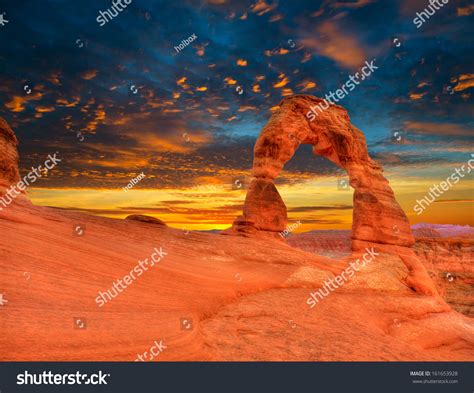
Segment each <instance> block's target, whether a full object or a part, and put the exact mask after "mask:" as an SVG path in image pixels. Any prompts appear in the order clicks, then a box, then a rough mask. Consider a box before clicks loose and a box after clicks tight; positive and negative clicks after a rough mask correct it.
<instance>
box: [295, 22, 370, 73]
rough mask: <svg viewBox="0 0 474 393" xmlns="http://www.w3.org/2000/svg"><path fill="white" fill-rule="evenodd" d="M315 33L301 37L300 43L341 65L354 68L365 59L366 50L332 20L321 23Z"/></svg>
mask: <svg viewBox="0 0 474 393" xmlns="http://www.w3.org/2000/svg"><path fill="white" fill-rule="evenodd" d="M316 33H317V36H316V37H314V36H313V37H308V38H303V39H302V44H303V45H304V46H305V47H306V48H310V49H313V50H315V51H316V52H318V53H319V54H320V55H322V56H326V57H329V58H330V59H332V60H334V61H335V62H336V63H338V64H340V65H341V66H343V67H345V68H349V69H356V68H358V67H360V66H361V65H362V64H363V63H364V61H365V60H366V59H367V54H366V51H365V50H364V48H362V46H361V45H360V43H359V41H357V39H356V38H355V37H354V35H353V34H345V33H343V32H342V31H341V30H339V28H338V27H337V26H336V24H334V23H333V22H329V21H326V22H323V23H321V24H320V25H319V27H318V28H317V29H316Z"/></svg>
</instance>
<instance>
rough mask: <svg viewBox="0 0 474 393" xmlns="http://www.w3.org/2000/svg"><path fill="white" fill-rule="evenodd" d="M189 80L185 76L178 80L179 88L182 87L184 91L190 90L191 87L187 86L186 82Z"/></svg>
mask: <svg viewBox="0 0 474 393" xmlns="http://www.w3.org/2000/svg"><path fill="white" fill-rule="evenodd" d="M187 79H188V78H186V77H185V76H183V77H182V78H180V79H178V80H177V81H176V84H177V85H178V86H181V87H182V88H183V89H189V85H188V84H186V80H187Z"/></svg>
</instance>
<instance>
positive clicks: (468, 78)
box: [454, 74, 474, 91]
mask: <svg viewBox="0 0 474 393" xmlns="http://www.w3.org/2000/svg"><path fill="white" fill-rule="evenodd" d="M471 87H474V74H463V75H461V76H460V77H459V78H458V84H457V85H456V86H454V91H463V90H466V89H469V88H471Z"/></svg>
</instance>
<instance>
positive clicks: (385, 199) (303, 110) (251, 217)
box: [226, 95, 436, 294]
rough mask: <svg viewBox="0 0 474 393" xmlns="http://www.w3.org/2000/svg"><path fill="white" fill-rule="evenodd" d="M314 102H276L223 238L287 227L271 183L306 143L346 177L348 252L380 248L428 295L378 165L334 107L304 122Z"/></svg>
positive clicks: (274, 233)
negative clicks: (349, 192) (239, 208)
mask: <svg viewBox="0 0 474 393" xmlns="http://www.w3.org/2000/svg"><path fill="white" fill-rule="evenodd" d="M320 103H323V100H322V99H320V98H316V97H313V96H308V95H296V96H292V97H289V98H286V99H284V100H282V102H281V103H280V109H279V110H278V111H276V112H275V113H274V114H273V115H272V117H271V118H270V120H269V121H268V123H267V124H266V125H265V127H264V128H263V130H262V132H261V133H260V135H259V137H258V139H257V142H256V144H255V148H254V162H253V169H252V176H253V178H252V180H251V182H250V185H249V189H248V192H247V196H246V199H245V203H244V208H243V214H242V215H241V216H239V217H238V218H237V219H236V220H235V221H234V223H233V226H232V228H231V229H229V230H228V231H226V234H236V235H243V236H254V235H256V236H259V235H263V236H271V237H277V238H280V236H278V233H279V232H281V231H283V230H284V229H285V227H286V225H287V210H286V206H285V203H284V202H283V200H282V199H281V197H280V194H279V193H278V191H277V189H276V187H275V185H274V183H273V181H274V179H275V178H276V177H277V176H278V175H279V173H280V172H281V170H282V169H283V166H284V165H285V164H286V163H287V162H288V161H289V160H290V159H291V157H293V154H294V153H295V151H296V149H297V148H298V147H299V145H300V144H302V143H305V144H310V145H312V146H313V152H314V153H315V154H319V155H322V156H324V157H326V158H328V159H329V160H331V161H332V162H333V163H335V164H336V165H338V166H339V167H341V168H344V169H345V170H346V171H347V173H348V175H349V179H350V185H351V186H352V187H353V188H354V206H353V220H352V249H353V250H354V251H358V250H362V249H364V248H365V247H367V245H368V244H377V245H379V246H384V250H385V251H387V252H391V253H394V254H397V255H399V256H400V257H401V258H402V259H403V261H404V262H405V264H406V265H407V267H408V269H409V270H410V276H409V277H408V278H407V283H408V285H410V286H411V287H412V288H414V289H416V290H418V291H419V292H422V293H430V294H434V293H435V292H436V291H435V290H434V285H433V283H432V282H431V280H430V278H429V276H428V274H427V273H426V270H425V268H424V266H423V265H422V264H421V262H420V261H418V260H417V258H416V256H415V255H414V253H413V251H412V250H411V248H410V247H411V246H412V245H413V244H414V237H413V235H412V232H411V228H410V224H409V222H408V219H407V216H406V215H405V212H404V211H403V210H402V208H401V207H400V205H399V204H398V202H397V201H396V199H395V195H394V193H393V191H392V189H391V187H390V186H389V183H388V181H387V179H385V177H384V176H383V174H382V172H383V169H382V167H381V166H380V165H379V164H377V163H376V162H375V161H374V160H372V159H371V158H370V156H369V154H368V151H367V145H366V141H365V137H364V134H363V133H362V131H360V130H359V129H358V128H357V127H355V126H354V125H352V124H351V122H350V119H349V115H348V113H347V111H346V110H345V109H344V108H343V107H341V106H338V105H330V106H329V108H328V109H327V110H325V111H322V112H319V111H318V116H317V117H316V118H315V119H314V121H309V119H308V117H307V116H306V114H307V113H308V111H309V110H310V108H311V107H313V106H315V105H318V104H320Z"/></svg>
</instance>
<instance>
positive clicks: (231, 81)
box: [224, 78, 237, 85]
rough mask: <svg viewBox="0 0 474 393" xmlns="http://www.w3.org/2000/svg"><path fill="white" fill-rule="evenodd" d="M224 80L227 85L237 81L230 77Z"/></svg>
mask: <svg viewBox="0 0 474 393" xmlns="http://www.w3.org/2000/svg"><path fill="white" fill-rule="evenodd" d="M224 82H225V83H227V84H228V85H235V84H236V83H237V81H236V80H235V79H232V78H225V79H224Z"/></svg>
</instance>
